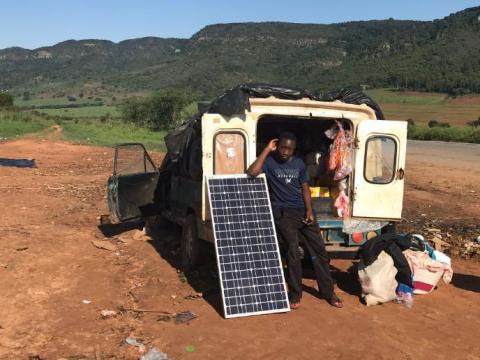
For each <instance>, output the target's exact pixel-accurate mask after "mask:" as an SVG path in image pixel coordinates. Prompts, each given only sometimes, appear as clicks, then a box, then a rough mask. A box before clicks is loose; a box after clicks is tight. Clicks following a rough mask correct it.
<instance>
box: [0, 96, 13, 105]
mask: <svg viewBox="0 0 480 360" xmlns="http://www.w3.org/2000/svg"><path fill="white" fill-rule="evenodd" d="M12 106H13V95H12V94H9V93H7V92H0V108H1V107H12Z"/></svg>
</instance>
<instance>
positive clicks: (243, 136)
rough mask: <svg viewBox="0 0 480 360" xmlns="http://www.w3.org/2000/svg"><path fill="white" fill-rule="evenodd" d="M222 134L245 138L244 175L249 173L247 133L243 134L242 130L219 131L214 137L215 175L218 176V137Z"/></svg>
mask: <svg viewBox="0 0 480 360" xmlns="http://www.w3.org/2000/svg"><path fill="white" fill-rule="evenodd" d="M220 134H234V135H240V136H241V137H242V138H243V154H244V156H243V171H244V173H245V172H246V171H247V137H246V135H245V133H243V132H242V131H240V130H226V131H224V130H219V131H217V132H215V135H213V151H212V152H213V156H212V160H213V175H217V173H216V170H217V169H216V167H217V160H216V153H217V152H216V145H217V136H218V135H220Z"/></svg>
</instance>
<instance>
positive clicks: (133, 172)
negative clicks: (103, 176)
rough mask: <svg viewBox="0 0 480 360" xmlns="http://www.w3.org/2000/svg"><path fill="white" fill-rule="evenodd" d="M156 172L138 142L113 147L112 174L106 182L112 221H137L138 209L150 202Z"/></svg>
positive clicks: (140, 213) (154, 185) (139, 215)
mask: <svg viewBox="0 0 480 360" xmlns="http://www.w3.org/2000/svg"><path fill="white" fill-rule="evenodd" d="M158 175H159V173H158V170H157V168H156V167H155V164H154V163H153V161H152V159H151V158H150V156H149V155H148V153H147V151H146V150H145V147H144V146H143V145H142V144H139V143H132V144H119V145H117V146H116V147H115V158H114V161H113V174H112V176H110V178H109V179H108V208H109V210H110V219H111V220H112V221H113V222H122V221H127V220H132V219H136V218H140V217H141V216H142V211H141V209H142V207H146V206H148V205H150V204H152V203H153V196H154V192H155V189H156V187H157V183H158Z"/></svg>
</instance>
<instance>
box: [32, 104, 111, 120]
mask: <svg viewBox="0 0 480 360" xmlns="http://www.w3.org/2000/svg"><path fill="white" fill-rule="evenodd" d="M37 111H39V112H41V113H44V114H47V115H50V116H60V117H69V118H70V117H71V118H77V119H80V118H89V119H95V118H100V117H101V116H107V114H110V116H111V117H113V118H118V117H120V112H119V111H118V108H117V107H116V106H114V105H103V106H84V107H79V108H68V109H67V108H65V109H37Z"/></svg>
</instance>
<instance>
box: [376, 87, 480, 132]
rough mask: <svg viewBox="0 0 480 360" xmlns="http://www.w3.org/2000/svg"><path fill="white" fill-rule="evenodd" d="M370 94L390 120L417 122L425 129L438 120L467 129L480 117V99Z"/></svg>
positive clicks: (478, 97) (377, 92) (402, 93)
mask: <svg viewBox="0 0 480 360" xmlns="http://www.w3.org/2000/svg"><path fill="white" fill-rule="evenodd" d="M368 94H369V95H370V96H371V97H372V98H373V99H374V100H375V101H376V102H378V103H379V105H380V107H381V108H382V110H383V112H384V114H385V117H386V118H387V119H390V120H407V119H413V120H414V121H415V123H416V124H417V125H423V126H426V125H427V123H428V122H429V121H430V120H437V121H442V122H448V123H450V125H455V126H464V125H466V123H467V122H469V121H473V120H477V119H478V118H479V117H480V95H469V96H462V97H457V98H451V97H448V95H446V94H437V93H421V92H413V91H412V92H394V91H390V90H370V91H368Z"/></svg>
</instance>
